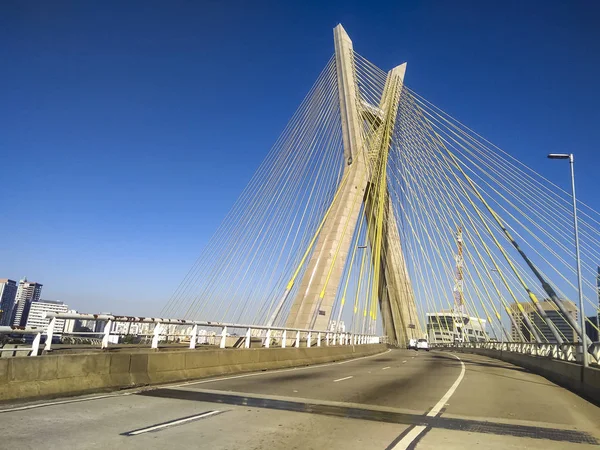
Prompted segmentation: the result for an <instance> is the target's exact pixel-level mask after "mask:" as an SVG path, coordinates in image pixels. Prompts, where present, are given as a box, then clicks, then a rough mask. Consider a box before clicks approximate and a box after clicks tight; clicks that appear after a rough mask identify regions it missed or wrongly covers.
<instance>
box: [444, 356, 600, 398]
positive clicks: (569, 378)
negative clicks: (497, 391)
mask: <svg viewBox="0 0 600 450" xmlns="http://www.w3.org/2000/svg"><path fill="white" fill-rule="evenodd" d="M451 350H452V351H456V350H457V349H455V348H452V349H451ZM459 351H461V352H465V353H467V352H468V353H476V354H478V355H484V356H489V357H490V358H495V359H500V360H502V361H506V362H508V363H511V364H514V365H515V366H520V367H523V368H525V369H528V370H530V371H531V372H533V373H537V374H538V375H541V376H543V377H544V378H547V379H548V380H550V381H552V382H554V383H556V384H558V385H559V386H562V387H564V388H567V389H569V390H570V391H573V392H575V393H577V394H579V395H581V396H582V397H584V398H586V399H588V400H590V401H592V402H594V403H596V404H597V405H599V406H600V369H597V368H594V367H588V368H587V369H584V368H583V366H582V365H580V364H575V363H571V362H566V361H559V360H556V359H551V358H548V357H543V356H530V355H522V354H519V353H512V352H501V351H498V350H487V349H464V350H459Z"/></svg>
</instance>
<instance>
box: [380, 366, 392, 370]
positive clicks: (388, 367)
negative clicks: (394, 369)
mask: <svg viewBox="0 0 600 450" xmlns="http://www.w3.org/2000/svg"><path fill="white" fill-rule="evenodd" d="M386 369H391V367H390V366H387V367H384V368H383V369H381V370H386Z"/></svg>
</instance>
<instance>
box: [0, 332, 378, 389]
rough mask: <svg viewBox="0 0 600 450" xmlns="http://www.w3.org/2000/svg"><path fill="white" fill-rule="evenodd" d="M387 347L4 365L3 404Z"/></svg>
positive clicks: (102, 356) (0, 362)
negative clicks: (11, 401)
mask: <svg viewBox="0 0 600 450" xmlns="http://www.w3.org/2000/svg"><path fill="white" fill-rule="evenodd" d="M386 348H387V346H386V345H385V344H369V345H356V346H352V345H347V346H330V347H312V348H250V349H216V350H186V351H152V350H149V351H147V352H136V353H109V352H104V353H88V354H64V355H46V356H39V357H21V358H19V357H16V358H6V359H0V401H10V400H20V399H31V398H40V397H53V396H65V395H77V394H85V393H90V392H98V391H107V390H116V389H124V388H132V387H139V386H146V385H151V384H160V383H170V382H179V381H187V380H193V379H198V378H203V377H209V376H214V375H226V374H233V373H241V372H251V371H256V370H268V369H282V368H289V367H299V366H306V365H311V364H319V363H325V362H331V361H339V360H344V359H351V358H358V357H361V356H368V355H374V354H377V353H381V352H383V351H385V350H386Z"/></svg>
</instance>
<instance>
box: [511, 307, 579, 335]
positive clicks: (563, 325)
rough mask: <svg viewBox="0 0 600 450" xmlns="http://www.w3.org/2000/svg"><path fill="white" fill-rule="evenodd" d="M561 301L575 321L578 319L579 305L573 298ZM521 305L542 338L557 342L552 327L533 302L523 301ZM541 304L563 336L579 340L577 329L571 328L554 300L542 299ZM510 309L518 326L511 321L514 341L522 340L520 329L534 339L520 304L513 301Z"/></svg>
mask: <svg viewBox="0 0 600 450" xmlns="http://www.w3.org/2000/svg"><path fill="white" fill-rule="evenodd" d="M561 302H562V303H563V305H564V307H565V309H566V310H567V313H568V314H569V315H570V316H571V317H572V318H573V319H575V321H577V306H575V303H573V302H572V301H571V300H561ZM520 305H521V306H522V307H523V310H524V311H525V314H527V316H528V317H529V320H530V321H531V322H532V323H533V327H534V328H535V329H536V331H537V332H538V334H541V335H542V336H540V337H541V338H542V339H544V338H545V340H547V341H548V342H554V343H556V339H555V338H554V335H553V334H552V331H550V327H549V326H548V324H547V323H546V321H545V320H544V319H543V318H542V317H540V315H539V314H537V313H536V311H537V309H536V308H535V307H534V306H533V304H532V303H530V302H527V303H525V302H523V303H520ZM540 306H541V307H542V309H543V310H544V311H545V312H546V315H547V316H548V318H549V319H551V320H552V323H554V325H555V326H556V328H558V331H559V334H561V336H564V339H565V341H566V342H575V341H576V340H577V335H576V333H575V331H574V330H573V329H572V328H571V325H569V322H567V320H566V319H565V316H564V315H563V314H562V312H560V310H559V309H558V307H557V306H556V305H555V304H554V302H553V301H552V300H544V301H541V302H540ZM510 309H511V312H512V315H513V317H514V318H515V322H516V323H517V327H518V328H515V324H514V323H511V327H510V334H511V337H512V339H513V340H514V341H521V340H522V338H521V336H520V334H519V329H520V331H521V333H522V334H523V337H525V339H526V340H528V341H531V340H534V339H533V336H532V335H531V332H530V331H529V329H528V328H527V325H526V323H525V321H524V320H523V313H521V311H520V309H519V304H518V303H512V304H511V305H510Z"/></svg>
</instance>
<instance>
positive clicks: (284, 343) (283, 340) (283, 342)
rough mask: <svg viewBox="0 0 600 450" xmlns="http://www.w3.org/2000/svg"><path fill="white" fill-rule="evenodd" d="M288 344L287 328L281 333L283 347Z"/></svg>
mask: <svg viewBox="0 0 600 450" xmlns="http://www.w3.org/2000/svg"><path fill="white" fill-rule="evenodd" d="M286 345H287V330H283V333H282V334H281V348H285V347H286Z"/></svg>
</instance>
